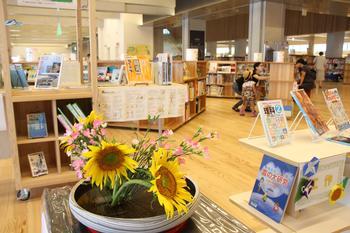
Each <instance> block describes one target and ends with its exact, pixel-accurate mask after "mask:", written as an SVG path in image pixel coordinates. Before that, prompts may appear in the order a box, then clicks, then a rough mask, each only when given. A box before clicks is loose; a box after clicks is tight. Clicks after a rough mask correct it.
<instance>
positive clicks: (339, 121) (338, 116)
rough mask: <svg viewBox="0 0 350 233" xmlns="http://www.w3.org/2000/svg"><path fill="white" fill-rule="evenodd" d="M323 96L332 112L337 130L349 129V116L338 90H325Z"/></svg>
mask: <svg viewBox="0 0 350 233" xmlns="http://www.w3.org/2000/svg"><path fill="white" fill-rule="evenodd" d="M323 96H324V99H325V101H326V104H327V107H328V109H329V111H330V112H331V115H332V119H333V122H334V125H335V128H336V129H337V130H339V131H343V130H346V129H349V128H350V121H349V118H348V115H347V114H346V112H345V109H344V106H343V102H342V101H341V99H340V96H339V93H338V89H337V88H333V89H328V90H324V91H323Z"/></svg>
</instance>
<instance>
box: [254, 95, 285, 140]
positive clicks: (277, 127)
mask: <svg viewBox="0 0 350 233" xmlns="http://www.w3.org/2000/svg"><path fill="white" fill-rule="evenodd" d="M258 109H259V113H260V118H261V123H262V125H263V128H264V133H265V137H266V138H267V140H268V142H269V145H270V146H277V145H280V144H285V143H288V142H289V141H290V137H289V130H288V123H287V118H286V115H285V114H284V108H283V104H282V101H281V100H266V101H258Z"/></svg>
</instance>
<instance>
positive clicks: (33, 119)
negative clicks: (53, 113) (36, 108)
mask: <svg viewBox="0 0 350 233" xmlns="http://www.w3.org/2000/svg"><path fill="white" fill-rule="evenodd" d="M27 128H28V138H44V137H47V136H48V132H47V124H46V116H45V113H44V112H40V113H30V114H27Z"/></svg>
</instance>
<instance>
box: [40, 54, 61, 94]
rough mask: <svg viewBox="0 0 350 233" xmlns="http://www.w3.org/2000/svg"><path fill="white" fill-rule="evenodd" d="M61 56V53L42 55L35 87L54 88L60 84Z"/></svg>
mask: <svg viewBox="0 0 350 233" xmlns="http://www.w3.org/2000/svg"><path fill="white" fill-rule="evenodd" d="M62 62H63V57H62V56H61V55H43V56H41V57H40V61H39V65H38V75H37V76H36V79H35V88H39V89H40V88H41V89H56V88H58V87H59V85H60V78H61V71H62Z"/></svg>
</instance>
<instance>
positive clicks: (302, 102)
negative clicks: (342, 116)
mask: <svg viewBox="0 0 350 233" xmlns="http://www.w3.org/2000/svg"><path fill="white" fill-rule="evenodd" d="M291 95H292V97H293V99H294V100H295V102H296V104H297V105H298V107H299V109H300V111H301V112H302V113H303V116H304V118H305V120H306V122H307V124H308V126H309V128H310V129H311V131H312V132H313V133H314V134H316V135H319V136H321V135H323V134H324V133H326V132H327V131H329V128H328V126H327V124H326V122H325V121H324V120H323V119H322V118H321V115H320V113H319V112H318V110H317V109H316V107H315V106H314V105H313V103H312V102H311V99H310V98H309V96H308V95H307V94H306V92H305V91H304V90H303V89H301V90H296V91H291Z"/></svg>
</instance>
